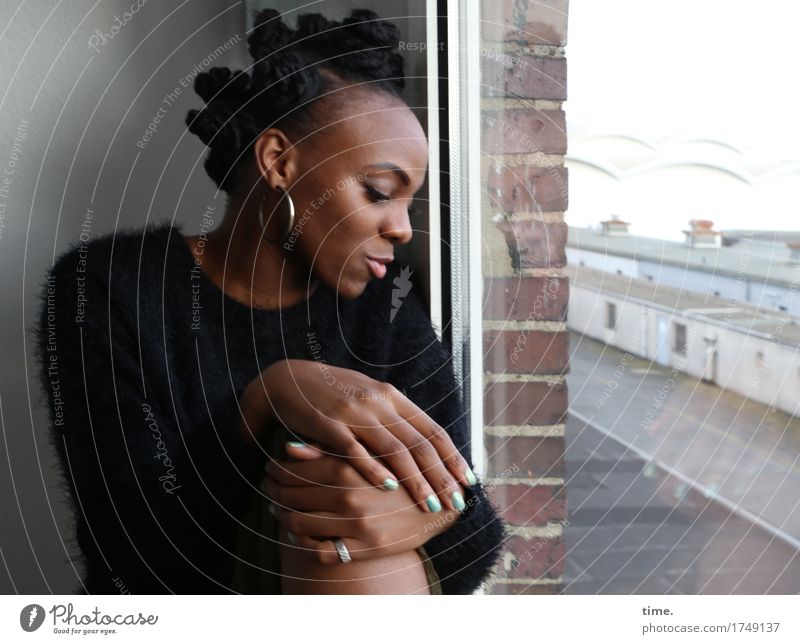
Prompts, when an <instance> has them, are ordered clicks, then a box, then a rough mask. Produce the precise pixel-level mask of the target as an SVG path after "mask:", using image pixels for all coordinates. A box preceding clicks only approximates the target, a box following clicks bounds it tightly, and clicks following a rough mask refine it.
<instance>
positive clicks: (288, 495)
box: [262, 445, 463, 563]
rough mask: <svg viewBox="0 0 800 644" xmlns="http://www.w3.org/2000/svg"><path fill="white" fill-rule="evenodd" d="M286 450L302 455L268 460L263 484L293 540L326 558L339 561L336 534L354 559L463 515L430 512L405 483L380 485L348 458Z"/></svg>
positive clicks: (384, 551)
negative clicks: (388, 488) (390, 488)
mask: <svg viewBox="0 0 800 644" xmlns="http://www.w3.org/2000/svg"><path fill="white" fill-rule="evenodd" d="M286 451H287V454H288V455H289V456H290V457H293V458H296V459H302V460H297V461H294V462H290V461H283V460H274V461H272V462H270V463H269V464H268V465H267V475H266V477H265V479H264V482H263V484H262V489H263V490H264V492H265V493H266V494H267V496H268V497H269V498H270V499H271V501H272V510H271V511H272V512H273V514H274V515H275V517H276V519H277V520H278V522H279V523H280V524H281V526H282V527H284V528H286V529H287V530H288V531H289V533H291V537H290V539H293V541H292V542H291V544H290V545H293V546H295V547H297V548H300V549H301V551H302V552H303V553H304V554H306V555H308V556H310V557H312V558H314V559H315V560H317V561H321V562H322V563H339V555H338V553H337V552H336V548H335V547H334V545H333V542H332V541H331V540H332V539H334V538H341V539H342V540H343V541H344V544H345V546H346V547H347V549H348V551H349V552H350V556H351V557H352V558H353V560H354V561H356V560H364V559H372V558H376V557H385V556H388V555H392V554H396V553H400V552H406V551H409V550H414V549H416V548H418V547H419V546H421V545H423V544H425V543H426V542H427V541H428V540H429V539H431V538H432V537H434V536H436V535H437V534H440V533H441V532H443V531H444V530H446V529H447V528H448V527H449V526H450V525H451V524H452V523H453V522H454V521H455V520H456V519H457V518H458V516H459V513H458V512H456V511H447V512H444V513H442V514H439V515H435V517H432V516H431V514H430V513H427V512H422V511H421V510H420V509H419V508H418V507H417V505H416V504H415V503H414V500H413V499H412V498H411V496H410V495H409V494H408V493H407V492H406V491H405V490H404V489H403V488H400V489H398V490H394V491H386V490H381V489H378V488H376V487H374V486H372V485H370V484H369V482H368V481H366V480H365V479H364V477H362V476H361V474H360V473H359V472H358V471H357V470H356V469H355V468H354V467H352V466H351V465H350V464H349V463H348V462H347V461H346V460H344V459H342V458H340V457H338V456H330V455H324V453H323V452H321V451H320V450H318V449H316V448H314V447H313V446H306V447H304V448H302V447H296V446H291V445H287V448H286ZM462 491H463V490H461V489H460V488H459V492H462Z"/></svg>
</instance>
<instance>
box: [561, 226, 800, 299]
mask: <svg viewBox="0 0 800 644" xmlns="http://www.w3.org/2000/svg"><path fill="white" fill-rule="evenodd" d="M731 233H733V234H731ZM795 234H796V233H795ZM722 236H723V239H726V240H729V243H731V242H732V245H730V246H721V247H717V248H712V247H691V246H689V245H687V244H684V243H681V242H675V241H667V240H664V239H656V238H653V237H641V236H638V235H630V234H625V235H614V236H609V235H605V234H603V232H602V231H600V230H593V229H591V228H576V227H574V226H570V227H569V235H568V238H567V246H568V247H570V248H575V249H579V250H587V251H594V252H599V253H606V254H608V255H613V256H617V257H629V258H632V259H636V260H638V261H648V262H657V263H660V264H665V265H669V266H678V267H680V268H684V269H692V270H697V271H703V272H707V273H717V274H720V275H727V276H730V277H734V278H735V277H740V278H741V277H746V278H749V279H751V280H757V281H759V282H761V283H764V284H778V285H781V286H788V287H792V286H794V287H795V288H796V287H797V284H798V282H799V281H800V264H798V263H797V262H796V261H792V259H791V251H790V249H789V248H788V246H786V241H794V240H796V239H797V238H794V237H793V236H792V237H793V238H792V239H787V236H788V235H787V233H786V232H783V231H759V232H758V234H757V235H756V231H729V232H728V231H722Z"/></svg>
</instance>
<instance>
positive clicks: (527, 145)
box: [481, 109, 567, 154]
mask: <svg viewBox="0 0 800 644" xmlns="http://www.w3.org/2000/svg"><path fill="white" fill-rule="evenodd" d="M481 119H482V128H481V135H482V137H483V142H482V146H483V150H484V151H485V152H494V153H499V154H533V153H535V152H541V153H543V154H566V152H567V130H566V127H567V126H566V122H565V119H564V112H563V111H562V110H535V109H511V110H485V111H484V112H483V113H482V114H481Z"/></svg>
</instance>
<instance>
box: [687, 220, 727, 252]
mask: <svg viewBox="0 0 800 644" xmlns="http://www.w3.org/2000/svg"><path fill="white" fill-rule="evenodd" d="M689 228H690V229H691V230H684V231H683V234H684V235H686V240H685V243H686V244H688V245H689V246H691V247H692V248H718V247H719V245H720V234H719V232H718V231H716V230H714V222H713V221H711V220H710V219H692V220H690V221H689Z"/></svg>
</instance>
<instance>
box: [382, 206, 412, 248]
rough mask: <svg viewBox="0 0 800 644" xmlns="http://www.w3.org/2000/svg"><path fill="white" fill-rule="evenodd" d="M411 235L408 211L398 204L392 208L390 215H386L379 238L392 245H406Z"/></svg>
mask: <svg viewBox="0 0 800 644" xmlns="http://www.w3.org/2000/svg"><path fill="white" fill-rule="evenodd" d="M413 235H414V231H413V230H412V228H411V218H410V217H409V215H408V210H406V209H405V208H403V206H402V205H400V204H398V206H397V207H396V208H392V212H391V213H387V216H386V218H385V219H384V221H383V224H382V225H381V237H383V238H384V239H388V240H390V241H391V242H392V243H394V244H407V243H408V242H410V241H411V237H412V236H413Z"/></svg>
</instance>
